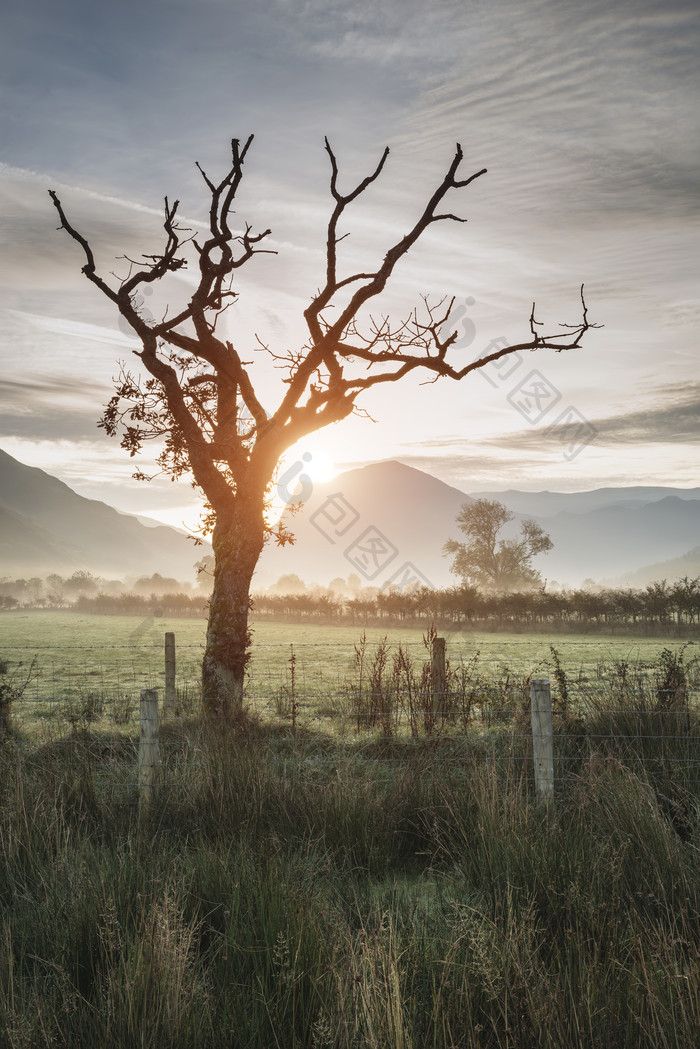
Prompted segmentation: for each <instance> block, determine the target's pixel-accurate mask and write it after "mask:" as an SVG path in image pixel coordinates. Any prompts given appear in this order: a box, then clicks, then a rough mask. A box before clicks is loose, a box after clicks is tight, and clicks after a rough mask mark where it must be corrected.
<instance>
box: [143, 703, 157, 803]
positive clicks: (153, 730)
mask: <svg viewBox="0 0 700 1049" xmlns="http://www.w3.org/2000/svg"><path fill="white" fill-rule="evenodd" d="M158 751H159V747H158V689H157V688H145V689H143V690H142V692H141V735H140V738H139V816H140V817H143V816H145V815H146V813H147V812H148V810H149V808H150V806H151V801H152V800H153V786H154V784H155V779H156V767H157V765H158Z"/></svg>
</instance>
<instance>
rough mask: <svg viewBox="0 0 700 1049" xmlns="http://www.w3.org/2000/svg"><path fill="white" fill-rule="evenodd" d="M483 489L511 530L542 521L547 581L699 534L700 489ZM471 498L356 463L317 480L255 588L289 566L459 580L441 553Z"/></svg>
mask: <svg viewBox="0 0 700 1049" xmlns="http://www.w3.org/2000/svg"><path fill="white" fill-rule="evenodd" d="M479 495H480V496H488V497H489V498H494V499H498V500H499V501H501V502H503V503H505V504H506V505H507V506H509V508H511V509H512V510H513V511H514V513H515V514H516V519H515V521H514V522H513V523H512V525H511V526H510V533H509V534H511V535H515V534H516V533H517V531H518V527H519V522H520V521H521V520H522V519H523V517H534V519H535V520H536V521H537V522H538V523H539V524H541V525H542V527H543V528H544V529H545V530H546V531H547V532H548V533H549V534H550V536H551V538H552V541H553V543H554V549H553V550H551V551H550V552H549V553H547V554H544V555H542V556H540V557H539V558H538V559H536V561H535V564H536V566H537V568H538V569H539V571H540V572H541V573H542V575H543V577H544V578H547V579H550V580H556V581H557V582H559V583H562V584H563V583H568V584H570V585H574V586H578V585H580V584H581V583H582V582H583V581H584V579H587V578H592V579H594V580H595V581H596V582H601V581H603V580H605V579H611V578H613V577H614V578H617V577H620V576H621V575H622V574H624V573H626V572H633V571H635V570H636V569H638V568H639V567H640V566H641V565H645V564H652V563H655V562H659V561H663V560H665V559H672V558H679V557H682V556H683V555H685V554H686V553H687V551H688V550H689V549H690V548H691V547H694V546H696V545H697V542H698V537H700V489H667V488H641V487H635V488H628V489H625V488H611V489H605V488H603V489H598V490H597V491H593V492H575V493H571V494H566V493H556V492H538V493H525V492H489V493H479ZM474 498H475V496H470V495H467V494H466V493H464V492H461V491H459V490H458V489H456V488H452V487H450V486H449V485H447V484H444V483H443V482H442V481H439V480H437V479H436V478H434V477H430V476H429V475H428V474H425V473H423V472H422V471H420V470H416V469H413V468H412V467H409V466H405V465H404V464H402V463H398V462H381V463H374V464H372V465H370V466H365V467H362V468H360V469H356V470H350V471H348V472H347V473H344V474H341V475H339V476H338V477H336V478H335V479H334V480H333V481H331V482H330V483H328V484H324V485H317V486H315V487H314V489H313V492H312V494H311V496H310V498H309V499H308V500H307V502H306V503H305V505H304V506H303V507H302V509H301V510H300V511H299V512H298V513H297V514H296V515H293V516H291V517H289V516H288V517H287V524H288V526H289V528H290V530H291V531H292V532H293V533H294V534H295V536H296V543H295V545H294V546H293V547H291V548H290V547H285V548H282V549H267V550H266V551H265V552H264V554H263V557H262V559H261V563H260V567H259V571H258V574H257V576H256V585H258V586H268V585H269V584H270V583H271V582H273V581H275V580H276V579H277V578H278V577H279V576H281V575H283V574H287V573H294V574H296V575H299V576H300V577H301V578H302V579H303V580H305V581H306V582H317V583H328V582H329V581H330V580H331V579H333V578H334V577H343V578H347V577H348V575H349V574H350V573H354V574H356V575H358V576H359V577H360V579H361V581H362V583H363V584H364V585H374V586H382V585H383V584H385V583H387V582H391V581H396V582H399V583H400V582H402V581H404V582H405V581H407V580H408V579H410V577H411V572H414V573H415V575H416V578H417V579H418V580H420V579H421V578H423V579H425V580H426V581H428V582H430V583H431V584H432V585H433V586H438V587H439V586H450V585H454V583H455V579H454V577H453V576H452V575H451V574H450V572H449V561H448V559H447V558H444V557H443V556H442V552H441V551H442V547H443V544H444V542H445V540H446V539H447V538H448V537H450V536H451V537H454V538H460V535H459V532H458V529H457V527H456V524H455V518H456V516H457V514H458V513H459V510H460V508H461V507H462V506H463V505H464V504H465V503H469V502H473V501H474ZM507 534H508V533H507ZM407 573H408V574H407ZM683 574H686V573H685V572H684V571H680V572H679V575H683Z"/></svg>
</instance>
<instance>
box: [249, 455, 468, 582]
mask: <svg viewBox="0 0 700 1049" xmlns="http://www.w3.org/2000/svg"><path fill="white" fill-rule="evenodd" d="M472 501H473V500H472V499H471V497H470V496H468V495H465V493H464V492H460V491H459V490H458V489H457V488H452V487H450V485H447V484H444V483H443V482H442V481H438V480H437V479H436V478H434V477H431V476H430V475H429V474H426V473H423V471H421V470H415V469H414V468H413V467H411V466H405V465H404V464H403V463H399V462H393V461H390V462H379V463H372V464H371V465H370V466H364V467H361V468H359V469H356V470H349V471H348V472H347V473H343V474H340V475H339V476H338V477H336V478H334V480H332V481H329V482H327V483H326V484H320V485H316V486H315V487H314V490H313V493H312V495H311V497H310V498H309V500H308V501H307V503H305V505H304V506H303V508H302V510H301V511H299V512H298V513H296V514H292V515H289V514H288V515H286V517H285V521H286V523H287V525H288V527H289V529H290V530H291V531H292V532H293V533H294V535H295V539H296V541H295V544H294V546H293V547H284V548H282V549H279V548H274V547H267V548H266V550H265V551H264V553H263V556H262V559H261V562H260V567H259V569H258V572H257V574H256V579H255V582H256V584H257V585H259V586H268V585H269V584H270V583H271V582H273V581H274V580H275V579H277V578H278V577H279V576H280V575H282V574H285V573H295V574H297V575H299V576H301V578H302V579H304V580H305V581H315V582H319V583H320V582H324V583H328V582H330V581H331V580H332V579H333V578H337V577H342V578H347V576H348V575H350V574H355V575H358V576H359V577H360V579H361V582H362V584H363V585H364V586H382V585H383V584H384V583H386V582H389V581H392V580H395V581H397V582H398V581H400V580H402V579H403V580H404V581H405V580H406V579H408V578H409V576H410V573H411V572H415V573H417V576H416V577H417V578H418V579H419V580H420V579H424V580H425V581H426V582H428V583H430V584H431V585H432V586H436V587H439V586H449V585H451V584H452V583H453V582H454V580H453V579H452V577H451V576H450V573H449V567H448V562H447V560H446V559H445V558H444V557H443V556H442V553H441V551H442V546H443V544H444V542H445V540H446V539H447V538H448V536H449V534H450V530H451V527H452V525H453V523H454V520H455V518H456V516H457V514H458V513H459V511H460V509H461V507H462V506H463V505H464V504H465V503H470V502H472ZM407 566H408V567H407ZM407 571H408V573H409V576H406V572H407ZM397 574H398V575H397Z"/></svg>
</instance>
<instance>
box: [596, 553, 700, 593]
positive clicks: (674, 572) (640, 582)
mask: <svg viewBox="0 0 700 1049" xmlns="http://www.w3.org/2000/svg"><path fill="white" fill-rule="evenodd" d="M684 576H688V578H689V579H697V578H698V576H700V546H695V547H693V549H692V550H689V551H688V553H687V554H683V556H682V557H674V558H673V559H672V560H671V561H659V562H657V563H656V564H653V565H645V566H644V567H643V568H637V569H636V571H634V572H627V573H626V574H625V575H623V576H621V577H619V578H618V579H616V580H615V582H616V583H618V584H620V585H623V586H631V587H643V586H646V585H647V584H648V583H653V582H655V581H657V580H660V579H667V580H673V579H683V578H684Z"/></svg>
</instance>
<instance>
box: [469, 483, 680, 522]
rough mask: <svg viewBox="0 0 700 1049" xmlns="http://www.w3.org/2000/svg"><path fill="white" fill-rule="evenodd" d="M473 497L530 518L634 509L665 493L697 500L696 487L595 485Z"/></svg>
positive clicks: (479, 493)
mask: <svg viewBox="0 0 700 1049" xmlns="http://www.w3.org/2000/svg"><path fill="white" fill-rule="evenodd" d="M473 494H474V496H475V498H477V499H497V500H498V501H499V502H501V503H504V505H505V506H507V507H508V509H509V510H513V511H514V512H515V513H518V514H527V515H530V516H531V517H551V516H552V515H553V514H559V513H569V514H587V513H591V512H592V511H593V510H604V509H606V508H607V507H611V506H623V507H627V508H628V509H630V510H636V509H638V508H639V507H641V506H647V505H648V504H649V503H657V502H660V501H661V500H662V499H666V498H668V497H669V496H670V497H675V498H677V499H685V500H695V499H700V488H654V487H651V486H650V487H648V488H644V487H639V486H638V487H630V488H595V489H593V491H590V492H520V491H517V490H516V489H509V490H508V491H505V492H475V493H473Z"/></svg>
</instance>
